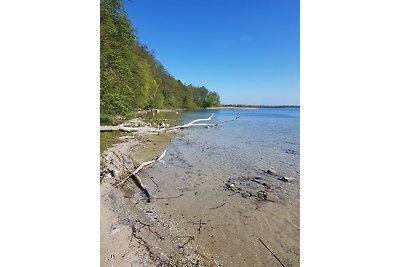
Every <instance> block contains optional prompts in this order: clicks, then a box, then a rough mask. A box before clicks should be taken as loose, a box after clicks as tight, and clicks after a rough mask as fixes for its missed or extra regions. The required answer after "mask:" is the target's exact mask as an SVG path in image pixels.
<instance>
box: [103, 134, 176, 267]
mask: <svg viewBox="0 0 400 267" xmlns="http://www.w3.org/2000/svg"><path fill="white" fill-rule="evenodd" d="M170 138H171V135H166V134H162V135H154V134H150V133H146V132H141V133H136V134H135V135H131V138H129V139H126V140H127V141H126V142H123V143H117V144H114V145H113V146H112V147H111V148H108V149H107V150H106V151H105V152H104V153H103V155H102V158H101V170H100V171H101V175H100V176H101V177H100V179H101V183H100V262H101V266H157V265H162V264H163V263H166V262H167V261H168V258H167V257H165V256H163V251H160V250H157V249H156V248H155V246H154V243H152V244H149V243H148V240H151V239H149V238H148V236H147V235H148V233H147V231H146V230H149V231H153V232H154V231H157V230H156V229H152V228H150V227H146V225H150V224H151V222H150V218H149V217H148V214H147V213H146V211H144V210H143V209H140V208H138V207H136V206H135V204H134V203H133V202H132V196H134V195H135V194H140V190H139V189H138V188H137V186H136V185H135V184H133V183H132V182H130V181H128V182H127V183H126V184H125V185H124V187H123V188H122V189H120V188H116V187H115V186H113V183H114V182H115V179H116V178H118V177H119V176H120V175H121V173H122V172H123V171H124V169H125V168H128V169H129V170H132V169H133V168H134V166H138V165H139V164H140V163H141V162H144V161H147V160H150V159H152V158H154V157H156V156H157V155H159V153H160V151H162V150H163V149H164V148H165V146H167V144H168V142H169V140H170ZM124 166H125V167H124ZM147 182H148V181H144V183H145V184H146V183H147ZM142 227H145V229H141V228H142ZM147 228H148V229H147Z"/></svg>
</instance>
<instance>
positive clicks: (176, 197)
mask: <svg viewBox="0 0 400 267" xmlns="http://www.w3.org/2000/svg"><path fill="white" fill-rule="evenodd" d="M183 195H184V194H180V195H179V196H173V197H153V198H155V199H171V198H178V197H181V196H183Z"/></svg>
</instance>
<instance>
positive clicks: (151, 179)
mask: <svg viewBox="0 0 400 267" xmlns="http://www.w3.org/2000/svg"><path fill="white" fill-rule="evenodd" d="M149 178H150V180H151V181H152V182H153V183H154V184H155V185H156V186H157V187H160V186H159V185H158V184H157V183H156V182H155V181H154V180H153V178H152V177H149Z"/></svg>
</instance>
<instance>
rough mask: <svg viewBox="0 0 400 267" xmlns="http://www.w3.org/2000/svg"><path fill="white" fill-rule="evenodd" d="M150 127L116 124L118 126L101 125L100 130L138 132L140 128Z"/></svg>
mask: <svg viewBox="0 0 400 267" xmlns="http://www.w3.org/2000/svg"><path fill="white" fill-rule="evenodd" d="M144 129H149V127H126V126H124V124H123V123H122V124H120V125H116V126H100V132H112V131H121V132H137V131H139V130H144Z"/></svg>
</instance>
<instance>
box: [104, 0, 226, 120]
mask: <svg viewBox="0 0 400 267" xmlns="http://www.w3.org/2000/svg"><path fill="white" fill-rule="evenodd" d="M219 105H220V102H219V96H218V94H217V93H216V92H209V91H208V90H207V88H205V87H203V86H202V87H195V86H193V85H188V86H187V85H185V84H183V83H182V82H181V81H180V80H176V79H175V78H174V77H172V75H170V74H169V73H168V72H167V70H165V68H164V67H163V66H162V64H161V63H160V62H158V61H157V60H156V59H155V57H154V55H153V53H151V52H149V50H148V48H147V47H146V46H144V45H141V44H140V43H139V42H138V41H137V39H136V36H135V30H134V29H133V28H132V26H131V23H130V21H129V19H128V16H127V14H126V12H125V10H124V8H123V2H122V0H101V1H100V109H101V114H109V115H117V114H118V115H126V114H128V113H130V112H132V111H133V110H136V109H138V108H187V109H196V108H205V107H209V106H219Z"/></svg>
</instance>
